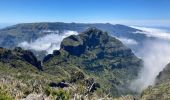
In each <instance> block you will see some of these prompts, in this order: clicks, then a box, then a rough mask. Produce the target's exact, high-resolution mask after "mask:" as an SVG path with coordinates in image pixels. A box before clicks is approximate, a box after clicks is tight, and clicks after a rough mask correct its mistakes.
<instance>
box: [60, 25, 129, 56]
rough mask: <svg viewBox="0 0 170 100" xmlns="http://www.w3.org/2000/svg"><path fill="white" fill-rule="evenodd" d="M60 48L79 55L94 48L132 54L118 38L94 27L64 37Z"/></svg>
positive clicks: (112, 52) (108, 51)
mask: <svg viewBox="0 0 170 100" xmlns="http://www.w3.org/2000/svg"><path fill="white" fill-rule="evenodd" d="M61 49H63V50H65V51H67V52H69V54H71V55H76V56H80V55H81V54H84V53H87V52H88V51H91V50H94V49H100V50H101V51H105V53H106V52H107V54H108V53H111V54H113V55H114V53H115V52H116V54H118V53H119V52H120V53H121V52H122V51H126V52H124V53H126V54H132V52H131V50H130V49H128V48H127V47H125V46H124V45H123V44H122V43H121V42H120V41H119V40H117V39H116V38H114V37H111V36H109V35H108V33H107V32H102V31H101V30H99V29H96V28H89V29H87V30H86V31H85V32H83V33H81V34H79V35H71V36H69V37H67V38H65V39H64V40H63V41H62V43H61Z"/></svg>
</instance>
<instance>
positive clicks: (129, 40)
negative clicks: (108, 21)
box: [116, 37, 138, 45]
mask: <svg viewBox="0 0 170 100" xmlns="http://www.w3.org/2000/svg"><path fill="white" fill-rule="evenodd" d="M116 38H117V39H118V40H120V41H121V42H123V43H124V44H126V45H137V44H138V42H137V41H136V40H134V39H129V38H124V37H119V38H118V37H116Z"/></svg>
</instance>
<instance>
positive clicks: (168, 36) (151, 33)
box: [131, 26, 170, 40]
mask: <svg viewBox="0 0 170 100" xmlns="http://www.w3.org/2000/svg"><path fill="white" fill-rule="evenodd" d="M131 27H132V28H135V29H139V30H142V31H137V32H135V33H140V34H145V35H147V36H148V37H155V38H159V39H164V40H170V32H168V31H167V30H164V29H158V28H148V27H137V26H131Z"/></svg>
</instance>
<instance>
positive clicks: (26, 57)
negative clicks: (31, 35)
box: [0, 47, 42, 70]
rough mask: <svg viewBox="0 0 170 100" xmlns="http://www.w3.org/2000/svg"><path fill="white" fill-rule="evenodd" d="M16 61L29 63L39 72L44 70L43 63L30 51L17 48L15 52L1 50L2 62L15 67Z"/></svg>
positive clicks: (0, 60)
mask: <svg viewBox="0 0 170 100" xmlns="http://www.w3.org/2000/svg"><path fill="white" fill-rule="evenodd" d="M15 60H20V61H24V62H27V63H29V64H31V65H33V66H35V67H36V68H38V69H39V70H42V66H41V62H40V61H38V60H37V58H36V57H35V56H34V54H33V53H32V52H31V51H29V50H22V48H20V47H16V48H15V49H14V50H10V49H5V48H0V62H4V63H11V65H12V66H14V67H15V64H14V63H12V62H15Z"/></svg>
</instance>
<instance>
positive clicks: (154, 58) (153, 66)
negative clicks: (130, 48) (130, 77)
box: [130, 40, 170, 92]
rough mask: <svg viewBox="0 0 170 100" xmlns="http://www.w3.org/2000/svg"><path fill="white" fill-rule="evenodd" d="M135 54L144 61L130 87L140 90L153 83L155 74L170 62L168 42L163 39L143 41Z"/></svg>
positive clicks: (169, 45) (169, 43)
mask: <svg viewBox="0 0 170 100" xmlns="http://www.w3.org/2000/svg"><path fill="white" fill-rule="evenodd" d="M137 55H139V56H140V57H141V58H142V60H143V61H144V67H143V68H142V69H141V71H140V73H139V75H138V78H137V79H136V80H134V81H133V82H132V83H131V86H130V87H131V89H132V90H134V91H136V92H142V90H144V89H145V88H147V87H148V86H149V85H154V82H155V79H156V77H157V75H158V74H159V73H160V72H161V71H162V70H163V69H164V68H165V66H166V65H167V64H168V63H169V62H170V42H169V41H165V40H150V41H145V43H144V45H143V47H141V48H140V51H138V54H137Z"/></svg>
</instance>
